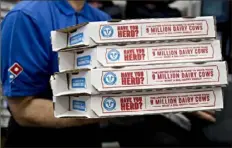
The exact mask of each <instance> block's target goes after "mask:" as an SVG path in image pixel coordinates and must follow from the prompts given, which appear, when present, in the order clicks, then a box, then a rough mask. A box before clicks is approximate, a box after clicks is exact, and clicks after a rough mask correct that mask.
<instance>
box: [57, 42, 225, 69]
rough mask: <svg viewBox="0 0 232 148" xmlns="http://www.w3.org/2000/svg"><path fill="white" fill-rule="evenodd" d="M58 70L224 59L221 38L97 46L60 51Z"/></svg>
mask: <svg viewBox="0 0 232 148" xmlns="http://www.w3.org/2000/svg"><path fill="white" fill-rule="evenodd" d="M58 57H59V70H60V71H61V72H64V71H67V70H73V69H92V68H103V67H121V66H139V65H150V64H169V63H170V62H173V63H174V62H176V63H186V62H208V61H220V60H222V55H221V46H220V41H219V40H211V41H202V42H170V43H156V44H132V45H125V46H113V45H112V46H97V47H94V48H87V49H83V50H82V51H77V50H73V51H68V52H58Z"/></svg>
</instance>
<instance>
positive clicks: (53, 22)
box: [1, 0, 111, 147]
mask: <svg viewBox="0 0 232 148" xmlns="http://www.w3.org/2000/svg"><path fill="white" fill-rule="evenodd" d="M109 19H111V18H110V16H109V15H107V14H105V13H104V12H102V11H100V10H98V9H95V8H93V7H91V6H89V5H88V4H87V3H86V2H85V1H84V0H78V1H71V0H70V1H67V0H57V1H23V2H20V3H18V4H17V5H16V6H15V7H14V8H13V10H11V11H10V12H9V13H8V14H7V16H6V17H5V18H4V20H3V22H2V24H1V29H2V41H1V43H2V46H1V49H2V51H1V80H2V85H3V95H4V96H7V97H8V103H9V109H10V112H11V114H12V118H11V119H10V123H9V132H8V133H9V134H8V137H7V141H6V147H13V146H16V147H26V146H29V147H42V146H46V147H49V146H57V147H62V146H89V147H92V146H95V147H96V146H100V144H101V143H100V139H99V138H98V137H99V136H98V135H97V134H99V131H98V127H99V123H100V122H101V120H98V119H90V120H89V119H88V120H84V119H75V118H64V119H58V118H55V117H54V114H53V103H52V91H51V88H50V85H49V79H50V76H51V75H52V74H53V73H54V72H57V71H58V58H57V54H56V53H54V52H52V48H51V41H50V32H51V31H52V30H57V29H60V28H65V27H68V26H73V25H76V24H79V23H84V22H93V21H106V20H109Z"/></svg>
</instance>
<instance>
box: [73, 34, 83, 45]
mask: <svg viewBox="0 0 232 148" xmlns="http://www.w3.org/2000/svg"><path fill="white" fill-rule="evenodd" d="M83 37H84V34H83V32H82V33H78V34H74V35H73V36H71V37H70V40H69V44H70V45H74V44H78V43H81V42H83Z"/></svg>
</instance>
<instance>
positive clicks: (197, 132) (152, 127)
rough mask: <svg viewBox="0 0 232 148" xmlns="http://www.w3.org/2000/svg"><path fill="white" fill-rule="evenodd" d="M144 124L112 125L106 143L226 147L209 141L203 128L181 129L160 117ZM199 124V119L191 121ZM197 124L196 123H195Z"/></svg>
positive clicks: (151, 118) (138, 145) (107, 131)
mask: <svg viewBox="0 0 232 148" xmlns="http://www.w3.org/2000/svg"><path fill="white" fill-rule="evenodd" d="M145 119H146V120H145V121H144V122H140V123H136V124H131V125H127V126H118V125H110V126H109V127H108V128H106V129H104V132H102V134H103V133H104V135H103V137H104V138H105V140H104V141H118V142H119V144H120V146H121V147H201V146H204V147H207V146H208V147H213V146H217V147H218V146H220V147H223V146H226V145H223V144H221V143H220V144H219V143H215V142H212V141H210V140H208V139H207V138H206V137H205V135H204V133H203V132H202V129H200V128H201V127H199V126H198V127H199V129H198V127H195V126H194V127H193V131H187V130H185V129H183V128H181V127H180V126H179V125H177V124H176V123H174V122H172V121H171V120H169V119H167V118H165V117H163V116H160V115H156V116H147V117H146V118H145ZM191 120H194V122H197V123H198V121H197V120H198V119H197V118H196V119H191ZM194 124H195V123H194Z"/></svg>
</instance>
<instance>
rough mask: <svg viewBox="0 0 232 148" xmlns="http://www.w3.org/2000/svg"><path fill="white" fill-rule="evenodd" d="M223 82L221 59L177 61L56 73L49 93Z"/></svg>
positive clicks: (80, 92) (224, 81) (109, 91)
mask: <svg viewBox="0 0 232 148" xmlns="http://www.w3.org/2000/svg"><path fill="white" fill-rule="evenodd" d="M227 83H228V82H227V67H226V63H225V62H208V63H203V64H194V63H181V64H165V65H146V66H133V67H124V68H119V69H117V68H104V69H92V70H89V71H79V72H78V73H77V74H73V73H58V74H56V75H55V76H54V79H52V80H51V85H52V88H53V94H54V95H55V96H62V95H68V94H83V93H85V94H98V93H99V92H101V93H111V92H120V91H128V90H137V91H142V90H148V89H149V90H153V89H165V88H179V87H196V86H199V87H201V86H221V85H226V84H227Z"/></svg>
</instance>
